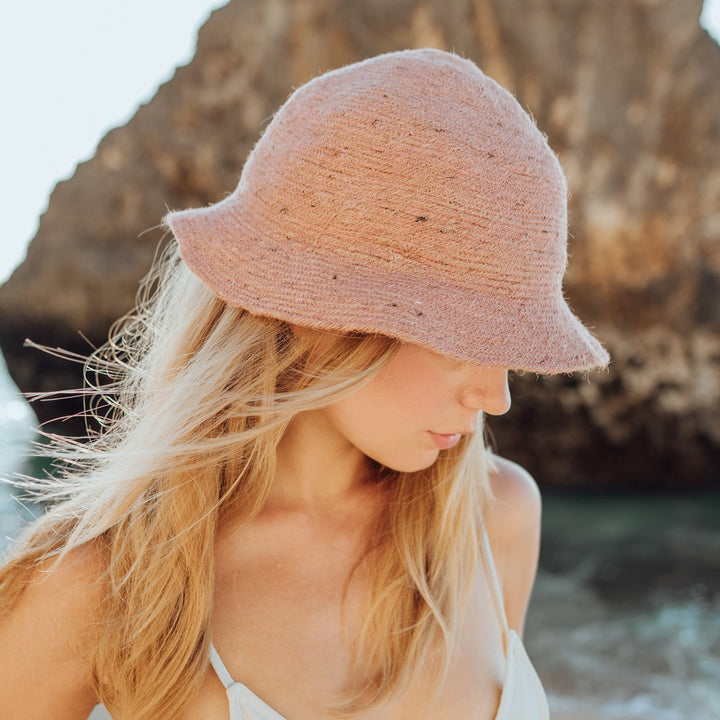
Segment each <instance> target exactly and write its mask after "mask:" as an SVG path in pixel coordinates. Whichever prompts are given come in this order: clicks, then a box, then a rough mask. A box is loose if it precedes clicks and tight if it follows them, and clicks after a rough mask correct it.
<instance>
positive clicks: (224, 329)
mask: <svg viewBox="0 0 720 720" xmlns="http://www.w3.org/2000/svg"><path fill="white" fill-rule="evenodd" d="M318 347H319V344H318V336H317V334H314V333H308V334H306V333H298V334H295V333H293V332H291V331H290V329H289V327H288V325H287V324H286V323H283V322H281V321H278V320H274V319H270V318H262V317H256V316H253V315H251V314H249V313H248V312H246V311H244V310H242V309H240V308H235V307H231V306H229V305H227V304H226V303H224V302H223V301H222V300H220V299H219V298H218V297H217V296H215V295H214V294H213V293H212V292H211V291H210V290H209V289H208V288H207V287H206V286H205V285H203V283H202V282H201V281H200V280H198V279H197V278H196V277H195V276H194V275H192V273H191V272H190V271H189V270H188V269H187V267H186V266H185V265H184V263H183V262H182V261H181V260H180V257H179V253H178V251H177V246H176V243H170V244H169V245H168V249H167V250H166V251H165V252H164V253H163V255H162V256H161V257H160V259H159V261H158V262H157V263H156V264H155V265H154V268H153V270H152V271H151V273H150V274H149V275H148V277H147V278H146V279H145V281H144V283H143V285H142V286H141V291H140V294H139V296H138V303H137V306H136V308H135V310H134V311H133V312H132V313H131V314H129V315H128V316H126V317H124V318H122V319H121V320H120V321H118V323H116V324H115V325H114V326H113V328H112V330H111V333H110V340H109V341H108V343H106V344H105V345H104V346H103V347H101V348H100V349H99V350H97V351H96V352H95V353H93V355H91V356H90V358H89V359H88V360H87V362H86V382H87V390H86V391H85V392H86V393H87V396H88V398H89V400H90V402H89V404H88V408H87V413H88V415H89V416H91V417H93V418H95V420H96V421H97V423H98V424H99V428H100V429H99V430H98V431H95V432H93V433H92V434H91V437H90V438H89V439H88V442H85V443H77V442H72V441H69V440H63V439H62V438H59V437H55V438H54V450H53V451H54V453H55V456H56V457H57V458H59V459H60V460H61V462H62V463H63V464H64V465H65V467H66V470H65V472H64V473H63V474H62V476H61V477H59V478H57V479H55V480H48V481H43V482H42V483H39V482H35V483H30V482H26V484H25V486H26V488H29V489H30V490H33V491H35V492H39V493H40V494H41V495H42V497H43V498H44V499H46V500H47V501H49V502H50V503H51V507H50V509H49V510H48V512H47V513H46V514H45V515H44V516H42V517H41V518H39V519H38V520H36V521H35V522H34V523H33V524H32V525H30V526H28V528H26V530H25V532H24V534H23V535H22V536H21V538H20V539H19V541H18V542H17V543H16V545H15V547H14V548H13V550H12V552H11V554H10V555H9V556H8V558H7V560H6V562H5V565H4V566H3V567H2V568H0V613H6V612H9V611H10V610H11V609H12V608H13V606H14V605H15V604H16V602H17V601H18V599H19V597H20V595H21V593H22V591H23V588H24V587H25V586H26V584H27V583H28V582H30V579H31V578H32V577H33V575H34V574H35V572H36V570H37V568H38V567H39V566H40V565H41V563H43V564H44V563H46V562H48V560H52V559H53V558H61V557H62V556H63V555H64V554H65V553H66V552H68V551H69V550H71V549H73V548H78V547H80V546H82V545H84V544H85V543H95V544H96V545H97V547H98V548H99V550H100V553H99V554H100V557H101V565H102V577H101V578H100V581H101V582H102V588H103V593H102V594H103V602H102V606H101V608H100V613H101V617H102V622H101V623H100V627H99V630H98V632H99V635H98V640H97V643H96V645H95V646H94V651H93V656H92V666H93V677H94V684H95V691H96V692H97V696H98V699H99V700H100V701H101V702H103V703H104V704H105V705H106V707H107V708H108V710H109V711H110V713H111V714H112V715H113V717H114V718H115V719H116V720H156V719H157V718H169V717H176V716H177V714H178V713H179V712H180V711H181V709H182V708H183V707H184V706H185V705H186V704H187V702H189V700H190V699H191V698H192V696H193V694H194V693H195V692H196V691H197V688H198V685H199V682H200V680H201V678H202V677H203V675H204V673H205V671H206V669H207V666H208V665H207V663H208V659H207V658H208V647H209V643H210V637H209V626H210V620H211V612H212V598H213V592H214V582H213V578H214V564H213V563H214V561H213V547H214V541H215V535H216V530H217V527H218V524H219V523H220V522H221V521H222V520H223V518H224V517H226V516H230V515H232V516H233V517H236V518H240V519H241V520H242V521H246V522H247V521H249V520H251V519H252V518H253V516H254V515H255V514H256V513H257V512H258V511H259V510H260V509H261V508H262V507H263V505H264V504H265V502H266V500H267V498H268V496H269V493H270V490H271V488H272V485H273V481H274V477H275V465H276V449H277V447H278V443H279V442H280V440H281V438H282V437H283V434H284V432H285V430H286V428H287V427H288V425H289V423H290V422H291V421H292V419H293V417H294V416H296V415H297V414H298V413H300V412H303V411H305V410H311V409H315V408H319V407H323V406H325V405H327V404H329V403H332V402H334V401H336V400H339V399H341V398H342V397H344V396H346V395H348V394H349V393H351V392H353V391H354V390H355V389H357V388H358V387H360V386H361V385H362V384H363V383H366V382H368V381H370V380H371V379H372V378H373V377H374V376H375V375H376V374H377V373H378V372H379V371H380V370H381V369H382V367H383V366H384V365H385V364H386V363H387V362H388V361H389V360H390V358H391V357H392V355H393V354H394V352H395V350H396V348H397V347H398V341H397V340H394V339H391V338H388V337H385V336H381V335H372V334H360V333H348V334H338V335H337V337H336V338H335V339H334V342H333V344H332V347H331V348H330V349H329V350H326V349H324V348H323V351H322V352H318ZM376 469H377V481H378V482H382V483H385V484H386V485H387V489H388V497H389V500H388V502H387V503H386V505H385V506H384V508H383V510H382V511H381V516H380V517H379V518H378V520H377V522H378V528H377V529H378V532H374V533H372V535H373V538H374V539H373V544H372V546H368V548H367V551H366V554H365V556H364V560H363V567H364V572H367V573H368V576H369V591H368V593H367V598H366V603H367V607H366V612H365V614H364V617H363V622H362V626H361V628H360V630H359V633H358V634H357V636H356V637H354V638H352V639H351V640H352V645H353V656H354V658H355V662H356V665H357V667H356V670H357V672H356V675H357V677H358V678H360V680H359V682H358V684H357V686H356V687H353V688H350V689H349V690H348V693H347V696H346V697H343V698H339V699H338V704H337V707H336V710H337V711H338V713H339V714H341V715H343V714H344V715H352V714H354V713H357V712H360V711H362V710H365V709H368V708H370V707H372V706H374V705H377V704H379V703H382V702H383V701H386V700H389V699H391V698H393V697H395V696H397V695H398V694H399V693H401V692H402V690H403V689H404V688H406V687H407V685H408V683H409V682H410V681H411V680H412V679H413V678H414V677H416V674H417V673H418V672H419V671H420V670H421V669H422V670H423V672H425V671H427V669H428V668H432V672H433V673H435V677H436V678H437V681H438V685H439V682H440V680H441V678H442V676H443V673H444V672H446V670H447V667H448V665H449V662H450V657H451V655H452V651H453V645H454V643H455V640H456V637H457V634H458V627H459V622H460V619H461V616H462V612H463V609H464V606H465V603H466V601H467V597H468V594H469V590H470V583H471V579H472V577H473V574H474V570H475V568H476V566H477V562H478V547H479V532H480V523H481V522H482V512H483V509H484V507H485V503H486V500H487V498H488V496H489V492H490V491H489V483H488V473H487V453H486V450H485V446H484V442H483V438H482V432H478V433H477V434H476V435H475V436H474V437H472V438H464V439H463V441H462V442H461V443H460V444H459V445H458V446H457V447H456V448H454V449H453V450H450V451H446V452H443V453H441V455H440V458H439V459H438V461H437V462H436V463H435V464H434V465H433V466H431V467H430V468H428V469H427V470H423V471H421V472H416V473H399V472H395V471H392V470H390V469H388V468H383V467H380V466H377V468H376Z"/></svg>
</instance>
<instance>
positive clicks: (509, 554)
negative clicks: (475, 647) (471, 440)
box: [486, 456, 542, 634]
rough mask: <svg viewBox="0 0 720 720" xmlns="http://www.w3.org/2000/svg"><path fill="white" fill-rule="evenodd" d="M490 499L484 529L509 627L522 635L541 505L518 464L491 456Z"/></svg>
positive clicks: (535, 558) (531, 481)
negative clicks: (500, 587)
mask: <svg viewBox="0 0 720 720" xmlns="http://www.w3.org/2000/svg"><path fill="white" fill-rule="evenodd" d="M493 464H494V466H495V467H494V469H493V470H492V471H491V473H490V486H491V489H492V494H493V497H492V499H491V501H490V503H489V505H488V508H487V512H486V526H487V530H488V536H489V539H490V545H491V548H492V553H493V558H494V560H495V566H496V569H497V572H498V575H499V577H500V582H501V584H502V587H503V596H504V600H505V609H506V613H507V616H508V623H509V625H510V627H512V628H514V629H515V630H517V632H518V633H519V634H522V631H523V627H524V622H525V615H526V613H527V607H528V604H529V602H530V595H531V592H532V587H533V584H534V582H535V575H536V574H537V564H538V556H539V553H540V521H541V515H542V501H541V497H540V491H539V489H538V486H537V483H536V482H535V479H534V478H533V477H532V475H530V473H529V472H527V470H525V469H524V468H522V467H521V466H520V465H518V464H517V463H514V462H512V461H510V460H507V459H505V458H502V457H499V456H493Z"/></svg>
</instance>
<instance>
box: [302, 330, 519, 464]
mask: <svg viewBox="0 0 720 720" xmlns="http://www.w3.org/2000/svg"><path fill="white" fill-rule="evenodd" d="M509 408H510V390H509V388H508V380H507V370H506V369H505V368H497V367H487V366H481V365H473V364H471V363H467V362H462V361H459V360H453V359H451V358H448V357H445V356H443V355H439V354H437V353H435V352H432V351H431V350H427V349H425V348H422V347H420V346H419V345H413V344H410V343H403V344H402V345H401V346H400V348H399V350H398V351H397V353H396V354H395V355H394V356H393V358H392V359H391V360H390V362H389V363H388V364H387V365H386V366H385V367H384V368H383V369H382V370H381V371H380V373H379V374H378V375H377V376H376V377H375V378H373V380H371V381H370V382H369V383H368V384H366V385H364V386H363V387H361V388H360V389H359V390H356V391H355V392H354V393H352V394H351V395H349V396H348V397H346V398H344V399H343V400H340V401H338V402H336V403H333V404H332V405H328V406H327V407H325V408H322V409H321V410H318V411H316V412H317V413H318V414H319V416H320V417H319V418H317V419H322V421H323V423H325V424H326V431H330V432H334V433H338V435H339V436H340V438H339V439H344V440H345V441H346V442H347V443H350V444H351V445H353V446H354V447H355V448H357V449H358V450H359V451H361V452H362V453H364V454H365V455H367V456H368V457H370V458H372V459H373V460H376V461H377V462H379V463H381V464H382V465H385V466H386V467H389V468H392V469H394V470H399V471H403V472H414V471H417V470H421V469H423V468H426V467H429V466H430V465H432V464H433V463H434V462H435V460H436V459H437V457H438V454H439V453H440V451H441V450H446V449H448V448H450V447H453V446H454V445H456V444H457V443H458V442H459V441H460V438H461V436H462V435H466V434H469V433H472V432H474V431H475V430H476V429H477V426H478V412H479V411H483V412H485V413H488V414H490V415H502V414H503V413H505V412H507V411H508V409H509Z"/></svg>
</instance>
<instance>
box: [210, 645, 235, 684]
mask: <svg viewBox="0 0 720 720" xmlns="http://www.w3.org/2000/svg"><path fill="white" fill-rule="evenodd" d="M210 664H211V665H212V666H213V670H215V672H216V674H217V676H218V677H219V678H220V682H221V683H222V684H223V685H224V686H225V687H226V688H229V687H230V686H231V685H234V684H235V681H234V680H233V679H232V675H230V673H229V672H228V671H227V668H226V667H225V663H224V662H223V661H222V660H221V659H220V656H219V655H218V653H217V650H216V649H215V646H214V645H213V644H212V643H211V644H210Z"/></svg>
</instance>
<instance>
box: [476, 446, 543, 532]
mask: <svg viewBox="0 0 720 720" xmlns="http://www.w3.org/2000/svg"><path fill="white" fill-rule="evenodd" d="M489 475H490V488H491V490H492V496H493V497H492V499H491V501H490V504H489V506H488V513H487V515H488V517H487V520H488V523H489V524H490V525H497V526H498V527H497V528H495V530H497V531H498V532H500V533H502V531H503V530H509V531H512V530H520V529H522V528H524V527H527V525H528V523H531V524H534V523H537V524H539V522H540V514H541V510H542V503H541V499H540V490H539V488H538V485H537V483H536V482H535V478H533V476H532V475H531V474H530V473H529V472H528V471H527V470H526V469H525V468H523V467H522V466H520V465H518V464H517V463H515V462H513V461H512V460H508V459H507V458H504V457H501V456H500V455H493V456H492V466H491V469H490V472H489ZM488 532H490V527H488Z"/></svg>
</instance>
